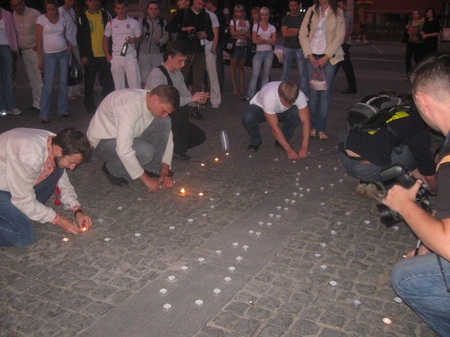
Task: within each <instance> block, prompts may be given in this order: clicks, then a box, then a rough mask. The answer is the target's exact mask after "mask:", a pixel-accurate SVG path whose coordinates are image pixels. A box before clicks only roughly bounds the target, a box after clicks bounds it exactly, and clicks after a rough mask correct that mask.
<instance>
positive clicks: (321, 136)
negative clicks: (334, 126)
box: [319, 131, 328, 140]
mask: <svg viewBox="0 0 450 337" xmlns="http://www.w3.org/2000/svg"><path fill="white" fill-rule="evenodd" d="M319 139H320V140H327V139H328V136H327V135H326V134H325V132H323V131H320V132H319Z"/></svg>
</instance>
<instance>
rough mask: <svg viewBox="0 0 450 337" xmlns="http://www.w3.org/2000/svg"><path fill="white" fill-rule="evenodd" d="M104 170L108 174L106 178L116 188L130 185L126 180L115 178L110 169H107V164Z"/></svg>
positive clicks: (104, 164) (103, 167)
mask: <svg viewBox="0 0 450 337" xmlns="http://www.w3.org/2000/svg"><path fill="white" fill-rule="evenodd" d="M102 170H103V172H105V174H106V178H108V180H109V182H110V183H111V184H113V185H116V186H126V185H128V181H127V180H126V179H125V178H122V177H116V176H113V175H112V174H111V173H109V171H108V169H107V168H106V163H103V165H102Z"/></svg>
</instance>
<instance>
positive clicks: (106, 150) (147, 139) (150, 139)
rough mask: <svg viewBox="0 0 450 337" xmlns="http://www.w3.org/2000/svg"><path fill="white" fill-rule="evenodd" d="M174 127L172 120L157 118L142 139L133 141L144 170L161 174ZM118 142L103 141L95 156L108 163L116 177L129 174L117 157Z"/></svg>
mask: <svg viewBox="0 0 450 337" xmlns="http://www.w3.org/2000/svg"><path fill="white" fill-rule="evenodd" d="M171 127H172V123H171V121H170V118H155V119H154V120H153V122H152V123H151V124H150V126H149V127H148V128H147V129H145V131H144V132H143V133H142V135H141V136H140V137H137V138H134V139H133V150H134V151H135V155H136V158H137V160H138V162H139V164H140V165H141V166H142V168H143V169H144V170H147V171H152V172H159V171H160V170H161V162H162V157H163V155H164V152H165V150H166V146H167V142H168V140H169V134H170V130H171ZM116 148H117V140H116V138H112V139H102V140H101V141H100V142H99V143H98V145H97V147H96V148H95V149H94V154H95V155H96V156H97V157H98V158H100V159H101V160H102V161H104V162H105V163H106V168H107V169H108V171H109V172H110V173H111V174H112V175H114V176H116V177H123V176H126V175H127V174H128V172H127V170H126V168H125V166H124V165H123V163H122V160H121V159H120V158H119V156H118V155H117V151H116Z"/></svg>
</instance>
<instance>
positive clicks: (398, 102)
mask: <svg viewBox="0 0 450 337" xmlns="http://www.w3.org/2000/svg"><path fill="white" fill-rule="evenodd" d="M408 110H409V106H407V105H402V99H401V98H400V97H391V96H389V95H387V94H379V95H369V96H366V97H364V98H363V99H362V100H361V102H358V103H356V104H355V105H353V106H352V107H351V108H350V109H349V110H348V116H347V124H348V128H349V130H348V131H358V132H371V133H372V132H376V131H378V130H379V129H380V128H382V127H384V126H386V124H387V123H388V122H389V121H390V120H391V119H393V118H395V117H394V116H395V115H396V114H398V113H400V112H402V111H403V112H404V111H408ZM397 117H400V118H401V117H405V116H403V115H401V116H397Z"/></svg>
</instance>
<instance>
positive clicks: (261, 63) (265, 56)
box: [247, 49, 273, 98]
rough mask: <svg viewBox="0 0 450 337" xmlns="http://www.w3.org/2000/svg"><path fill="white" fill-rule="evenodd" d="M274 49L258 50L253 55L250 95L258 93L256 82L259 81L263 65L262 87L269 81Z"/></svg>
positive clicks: (251, 96)
mask: <svg viewBox="0 0 450 337" xmlns="http://www.w3.org/2000/svg"><path fill="white" fill-rule="evenodd" d="M272 61H273V50H272V49H270V50H266V51H257V52H256V54H255V55H254V56H253V63H252V77H251V79H250V83H249V85H248V94H247V95H248V96H249V97H250V98H253V96H255V95H256V84H257V83H258V78H259V73H260V72H261V67H262V69H263V71H262V74H261V88H262V87H264V86H265V85H266V84H267V82H269V75H270V69H271V68H272Z"/></svg>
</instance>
